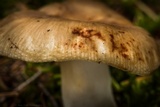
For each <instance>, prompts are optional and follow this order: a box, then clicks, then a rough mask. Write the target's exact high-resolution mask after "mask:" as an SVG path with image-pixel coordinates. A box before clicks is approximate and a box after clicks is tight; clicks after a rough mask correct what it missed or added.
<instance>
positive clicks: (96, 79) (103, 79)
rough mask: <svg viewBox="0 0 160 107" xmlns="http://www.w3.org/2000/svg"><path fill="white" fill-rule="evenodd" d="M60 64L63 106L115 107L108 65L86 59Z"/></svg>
mask: <svg viewBox="0 0 160 107" xmlns="http://www.w3.org/2000/svg"><path fill="white" fill-rule="evenodd" d="M60 66H61V71H62V96H63V101H64V107H115V105H116V104H115V102H114V98H113V93H112V88H111V76H110V72H109V68H108V66H106V65H105V64H98V63H95V62H87V61H67V62H62V63H61V64H60Z"/></svg>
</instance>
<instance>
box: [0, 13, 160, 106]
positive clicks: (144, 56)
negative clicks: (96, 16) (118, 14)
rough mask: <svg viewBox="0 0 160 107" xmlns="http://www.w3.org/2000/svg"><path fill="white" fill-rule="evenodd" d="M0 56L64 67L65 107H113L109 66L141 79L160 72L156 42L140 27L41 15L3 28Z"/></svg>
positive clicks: (9, 21)
mask: <svg viewBox="0 0 160 107" xmlns="http://www.w3.org/2000/svg"><path fill="white" fill-rule="evenodd" d="M0 54H1V55H3V56H8V57H11V58H15V59H20V60H23V61H29V62H47V61H57V62H60V66H61V70H62V94H63V100H64V106H65V107H102V106H103V107H115V106H116V104H115V102H114V99H113V94H112V90H111V77H110V74H109V72H108V71H109V70H108V65H111V66H114V67H117V68H119V69H122V70H125V71H128V72H130V73H134V74H138V75H148V74H150V73H151V72H152V71H153V70H154V69H156V68H157V67H158V66H159V56H158V49H157V45H156V44H155V41H154V39H153V38H152V37H150V36H148V33H147V32H146V31H144V30H143V29H141V28H139V27H135V26H132V25H127V26H124V25H123V24H122V25H121V24H114V23H111V22H108V23H102V22H87V21H80V20H73V19H66V18H61V17H57V16H51V15H46V14H45V13H41V12H37V11H22V12H17V13H14V14H12V15H10V16H8V17H6V18H5V19H4V20H2V21H1V22H0Z"/></svg>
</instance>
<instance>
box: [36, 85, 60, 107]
mask: <svg viewBox="0 0 160 107" xmlns="http://www.w3.org/2000/svg"><path fill="white" fill-rule="evenodd" d="M38 86H39V87H40V88H41V90H42V91H43V92H44V94H45V95H46V96H48V97H49V99H50V101H51V103H52V105H53V107H58V104H57V103H56V101H55V99H54V98H53V97H52V96H51V94H50V93H49V92H48V90H47V89H46V88H45V87H44V85H43V84H42V83H39V84H38Z"/></svg>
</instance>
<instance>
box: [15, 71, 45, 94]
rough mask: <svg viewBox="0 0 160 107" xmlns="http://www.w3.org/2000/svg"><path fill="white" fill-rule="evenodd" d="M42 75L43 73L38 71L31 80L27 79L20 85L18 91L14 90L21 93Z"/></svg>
mask: <svg viewBox="0 0 160 107" xmlns="http://www.w3.org/2000/svg"><path fill="white" fill-rule="evenodd" d="M41 74H42V71H40V70H39V71H38V72H37V73H35V74H34V75H33V76H32V77H30V78H29V79H27V80H26V81H25V82H23V83H22V84H20V85H19V86H18V87H17V88H16V89H14V90H15V91H21V90H22V89H23V88H24V87H26V86H27V85H28V84H30V83H31V82H32V81H34V80H35V79H37V78H38V77H39V76H40V75H41Z"/></svg>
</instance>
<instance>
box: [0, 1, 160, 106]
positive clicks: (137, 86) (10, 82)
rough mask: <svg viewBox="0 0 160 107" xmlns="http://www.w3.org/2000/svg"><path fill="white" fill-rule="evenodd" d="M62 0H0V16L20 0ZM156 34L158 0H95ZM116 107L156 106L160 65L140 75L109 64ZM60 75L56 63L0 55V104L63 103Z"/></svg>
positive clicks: (158, 29)
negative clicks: (150, 72)
mask: <svg viewBox="0 0 160 107" xmlns="http://www.w3.org/2000/svg"><path fill="white" fill-rule="evenodd" d="M62 1H63V0H0V18H1V19H3V18H4V17H5V16H7V15H9V14H11V13H13V12H15V11H18V9H19V8H17V5H18V4H19V3H24V4H25V5H26V6H27V7H29V8H30V9H35V10H36V9H39V8H40V7H42V6H44V5H47V4H49V3H53V2H62ZM99 1H101V2H103V3H104V4H106V5H107V6H109V7H110V8H111V9H113V10H115V11H117V12H118V13H119V14H122V15H123V16H124V17H126V18H127V19H128V20H130V21H131V22H132V23H134V24H135V25H137V26H141V27H143V28H144V29H146V30H147V31H148V32H150V33H151V35H153V37H154V38H155V39H156V40H157V39H159V38H160V0H141V1H140V0H99ZM110 69H111V74H112V80H113V81H112V86H113V92H114V96H115V100H116V102H117V105H118V107H160V69H157V70H155V72H154V73H153V74H152V75H149V76H145V77H141V76H136V75H132V74H129V73H127V72H124V71H121V70H118V69H116V68H113V67H110ZM60 88H61V76H60V68H59V66H58V64H57V63H55V62H49V63H27V62H23V61H20V60H13V59H10V58H6V57H3V56H1V57H0V107H17V106H27V105H28V106H29V105H32V106H39V107H40V106H42V107H63V104H62V99H61V91H60Z"/></svg>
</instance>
